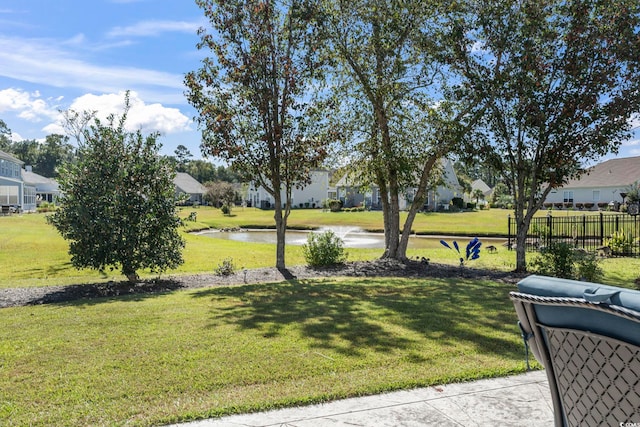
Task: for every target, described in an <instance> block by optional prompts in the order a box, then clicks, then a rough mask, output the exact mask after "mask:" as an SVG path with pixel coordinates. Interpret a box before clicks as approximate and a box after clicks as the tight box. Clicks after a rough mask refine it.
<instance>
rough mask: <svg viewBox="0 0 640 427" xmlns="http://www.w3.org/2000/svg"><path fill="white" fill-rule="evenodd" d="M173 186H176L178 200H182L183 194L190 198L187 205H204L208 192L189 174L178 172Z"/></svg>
mask: <svg viewBox="0 0 640 427" xmlns="http://www.w3.org/2000/svg"><path fill="white" fill-rule="evenodd" d="M173 184H174V185H175V186H176V199H181V196H182V195H183V194H187V195H188V196H189V198H188V199H187V200H186V202H185V203H186V204H189V205H201V204H202V201H203V196H204V193H206V192H207V189H206V187H205V186H204V185H202V184H200V182H198V180H196V179H195V178H194V177H192V176H191V175H189V174H188V173H184V172H178V173H176V176H175V178H173Z"/></svg>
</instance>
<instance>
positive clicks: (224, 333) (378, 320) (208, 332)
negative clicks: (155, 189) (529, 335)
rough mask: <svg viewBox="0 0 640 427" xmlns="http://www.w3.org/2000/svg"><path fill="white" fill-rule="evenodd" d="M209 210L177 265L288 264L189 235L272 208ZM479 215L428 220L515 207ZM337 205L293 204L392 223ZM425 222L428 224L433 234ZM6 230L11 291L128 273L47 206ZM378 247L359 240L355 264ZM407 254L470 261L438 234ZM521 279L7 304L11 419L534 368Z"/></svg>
mask: <svg viewBox="0 0 640 427" xmlns="http://www.w3.org/2000/svg"><path fill="white" fill-rule="evenodd" d="M189 212H190V209H184V210H182V212H181V215H182V216H186V215H188V213H189ZM197 212H198V221H197V222H195V223H189V224H188V227H185V229H184V230H183V232H184V237H185V239H186V242H187V246H186V248H185V251H184V256H185V264H184V265H183V266H182V267H180V269H178V270H176V271H172V272H169V273H168V274H188V273H198V272H209V273H210V272H212V271H213V269H214V268H215V267H216V266H217V265H218V264H219V263H220V262H222V260H223V259H225V258H232V259H233V261H234V263H235V264H236V266H237V267H238V268H253V267H264V266H273V265H274V263H275V259H274V257H275V245H270V244H253V243H251V244H247V243H240V242H231V241H225V240H219V239H213V238H209V237H205V236H198V235H193V234H190V233H188V231H189V230H190V229H198V228H206V227H216V228H217V227H230V226H234V225H235V226H243V227H244V226H252V225H255V226H258V225H261V224H262V226H269V225H270V224H272V223H273V212H269V211H259V210H255V209H246V210H244V211H241V210H236V211H234V215H232V216H230V217H225V216H223V215H222V214H221V213H220V212H219V211H218V210H214V209H207V208H199V209H197ZM488 212H493V214H494V215H495V216H494V217H493V219H492V220H491V219H490V217H489V216H488ZM479 213H482V216H474V215H475V213H469V215H468V216H462V215H466V213H465V214H461V216H456V215H457V214H429V215H425V216H424V217H421V218H420V220H421V221H422V220H426V219H427V218H428V219H429V221H428V223H429V224H432V223H433V224H437V222H438V221H442V222H443V224H444V223H445V222H447V221H451V219H452V218H458V219H459V220H460V221H462V219H464V220H465V221H466V220H469V221H470V222H469V223H468V224H467V226H466V227H469V228H466V229H465V232H464V233H462V231H458V232H459V233H460V234H467V235H474V234H476V235H479V236H483V235H491V232H489V231H486V230H487V229H486V228H483V227H484V226H483V224H485V222H487V221H488V222H491V221H493V222H494V223H496V224H498V223H502V222H504V223H505V224H506V211H496V210H492V211H485V212H479ZM343 214H344V215H343ZM332 215H333V214H331V213H327V212H321V211H311V210H309V211H294V213H293V214H292V221H291V224H292V226H294V227H297V228H305V227H306V228H316V227H317V226H320V225H343V226H360V227H361V228H367V229H376V224H377V222H376V221H379V223H380V224H381V222H382V216H381V213H379V212H377V213H376V212H363V213H340V214H336V215H335V216H332ZM485 215H487V216H486V218H485V217H484V216H485ZM376 217H377V218H376ZM294 218H295V220H294ZM328 218H330V219H331V220H327V219H328ZM345 218H348V220H347V219H345ZM473 218H475V219H474V220H471V219H473ZM481 218H484V219H482V220H481ZM321 219H322V220H323V221H324V222H320V220H321ZM325 220H326V221H325ZM338 220H339V221H338ZM331 221H337V222H331ZM417 224H418V226H416V227H414V228H416V230H415V231H417V232H431V231H429V230H431V228H429V227H431V225H429V226H427V225H420V224H422V223H421V222H417ZM433 227H440V226H438V225H433ZM441 227H443V228H441V229H439V231H438V232H439V233H445V234H446V233H454V232H455V231H446V230H462V228H460V227H459V226H457V225H456V226H451V227H452V228H451V229H447V228H444V227H445V226H444V225H441ZM434 230H435V228H434ZM483 230H484V231H483ZM434 232H435V231H434ZM483 232H484V233H486V234H483ZM0 236H2V240H0V287H4V288H7V287H16V286H47V285H51V284H72V283H76V284H77V283H87V282H95V281H99V280H112V279H116V280H120V279H121V278H120V276H119V274H118V273H117V272H108V273H107V274H104V275H102V274H99V273H96V272H93V271H91V270H80V271H78V270H75V269H74V268H73V267H72V266H71V264H70V262H69V256H68V254H67V248H68V246H67V244H66V242H65V241H64V240H62V238H60V236H59V235H58V234H57V233H56V232H55V230H54V229H53V228H52V227H50V226H49V225H47V224H46V221H45V216H44V215H15V216H11V217H1V218H0ZM457 240H458V241H459V242H461V243H463V242H465V243H466V238H458V239H457ZM380 255H381V250H379V249H367V250H354V249H349V259H350V260H355V259H374V258H378V257H379V256H380ZM408 255H409V256H411V257H416V256H425V257H428V258H431V260H432V262H446V263H449V264H456V263H457V256H456V255H455V253H453V252H452V251H450V250H448V249H445V248H443V247H441V246H439V245H438V243H437V240H436V243H435V245H434V247H429V248H426V249H421V250H409V253H408ZM530 256H531V255H530ZM287 264H288V265H298V264H304V259H303V257H302V251H301V248H300V247H297V246H288V247H287ZM514 265H515V253H514V252H512V251H507V250H504V249H503V248H499V250H498V253H497V254H487V253H483V254H482V256H481V257H480V259H479V260H476V261H474V262H473V263H470V264H469V266H471V267H482V268H494V269H502V270H511V269H513V266H514ZM639 266H640V265H639V261H638V260H637V259H629V258H620V259H607V260H604V261H603V267H604V269H605V272H606V277H605V279H604V280H603V282H604V283H610V284H616V285H620V286H627V287H631V284H632V282H633V279H635V278H636V277H637V276H638V271H639V269H638V267H639ZM147 276H148V274H147ZM512 289H513V285H508V284H503V283H499V282H492V281H485V280H466V279H459V278H457V279H442V278H428V279H419V280H418V279H401V278H357V279H355V278H339V277H336V278H331V279H326V278H325V279H313V280H299V281H289V282H282V283H270V284H257V285H242V286H231V287H215V288H208V289H200V290H191V291H176V292H169V293H162V294H155V295H149V294H145V295H142V294H141V295H129V296H123V297H117V298H97V299H91V300H78V301H74V302H69V303H64V304H50V305H44V306H27V307H14V308H5V309H1V310H0V322H1V324H2V325H3V327H2V328H0V425H9V426H22V425H34V426H39V425H43V426H44V425H46V426H48V425H63V426H64V425H70V426H71V425H74V426H75V425H162V424H166V423H172V422H179V421H187V420H191V419H198V418H207V417H215V416H221V415H225V414H232V413H240V412H248V411H257V410H262V409H270V408H277V407H283V406H289V405H297V404H305V403H312V402H322V401H327V400H331V399H336V398H342V397H348V396H359V395H365V394H371V393H378V392H381V391H387V390H394V389H402V388H408V387H415V386H426V385H433V384H440V383H449V382H455V381H465V380H472V379H477V378H482V377H495V376H502V375H507V374H512V373H518V372H523V371H524V369H525V364H524V351H523V345H522V341H521V338H520V332H519V330H518V327H517V325H516V315H515V312H514V310H513V305H512V304H511V302H510V300H509V298H508V292H509V291H510V290H512ZM534 366H537V365H535V364H534Z"/></svg>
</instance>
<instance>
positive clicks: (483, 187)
mask: <svg viewBox="0 0 640 427" xmlns="http://www.w3.org/2000/svg"><path fill="white" fill-rule="evenodd" d="M476 190H480V191H482V196H483V198H482V199H479V200H478V201H477V202H478V204H479V205H487V204H489V199H490V198H491V194H493V188H491V187H489V186H488V185H487V183H486V182H484V181H483V180H481V179H476V180H475V181H473V182H472V183H471V193H469V194H466V197H465V202H471V203H476V197H474V194H475V192H476Z"/></svg>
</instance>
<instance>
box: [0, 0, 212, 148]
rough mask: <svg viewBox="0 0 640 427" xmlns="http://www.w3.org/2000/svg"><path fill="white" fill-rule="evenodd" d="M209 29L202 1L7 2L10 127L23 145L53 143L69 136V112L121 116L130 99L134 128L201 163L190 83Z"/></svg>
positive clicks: (2, 87)
mask: <svg viewBox="0 0 640 427" xmlns="http://www.w3.org/2000/svg"><path fill="white" fill-rule="evenodd" d="M205 24H206V21H205V20H204V14H203V13H202V11H201V10H200V9H199V8H198V7H197V6H196V5H195V2H194V1H193V0H90V1H86V0H53V1H52V0H23V1H20V2H19V1H16V0H0V119H2V120H4V121H5V123H6V124H7V126H8V127H9V128H10V129H11V130H12V132H13V133H14V135H13V138H14V139H17V140H21V139H44V137H45V136H46V135H48V134H50V133H63V132H62V130H61V129H60V124H59V123H60V118H59V113H58V111H59V110H66V109H69V108H73V109H74V110H77V111H82V110H97V111H100V112H101V114H102V115H104V116H106V114H108V113H110V112H121V111H122V103H123V99H124V91H126V90H130V91H131V104H132V107H131V110H130V113H129V117H128V124H129V125H130V126H131V127H132V128H135V129H137V128H141V129H142V130H143V131H144V132H145V133H146V132H151V131H154V130H157V131H160V132H161V133H162V138H161V139H160V141H161V142H162V144H163V148H162V152H163V153H164V154H173V151H174V150H175V148H176V147H177V146H178V145H179V144H183V145H185V146H187V147H188V148H189V150H190V151H191V153H192V154H193V155H194V157H195V158H200V157H201V154H200V149H199V144H200V134H199V132H198V130H197V127H196V125H195V123H193V120H192V119H193V116H194V114H195V111H194V110H193V108H191V106H190V105H189V104H188V102H187V101H186V98H185V97H184V90H185V88H184V85H183V77H184V74H185V73H187V72H189V71H192V70H195V69H197V68H198V67H199V63H200V59H201V58H202V57H203V53H201V52H199V51H198V50H197V48H196V43H197V42H198V36H197V34H196V31H197V29H198V28H199V27H200V26H202V25H205Z"/></svg>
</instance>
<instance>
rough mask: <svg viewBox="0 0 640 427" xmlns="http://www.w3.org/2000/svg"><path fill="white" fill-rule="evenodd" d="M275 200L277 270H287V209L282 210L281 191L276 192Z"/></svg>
mask: <svg viewBox="0 0 640 427" xmlns="http://www.w3.org/2000/svg"><path fill="white" fill-rule="evenodd" d="M273 199H274V200H275V202H274V203H275V213H274V215H273V217H274V219H275V221H276V268H277V269H285V268H286V267H285V237H286V233H287V215H286V209H285V210H283V208H282V197H281V196H280V192H279V191H276V192H275V194H274V197H273Z"/></svg>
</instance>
